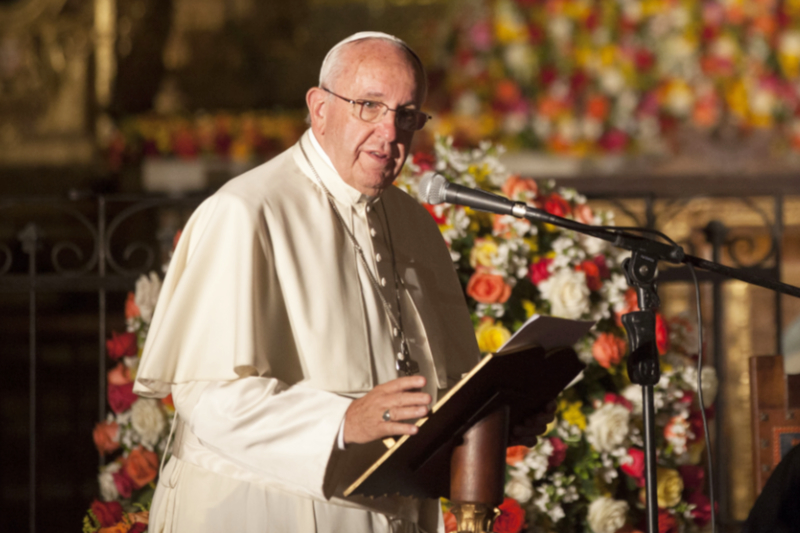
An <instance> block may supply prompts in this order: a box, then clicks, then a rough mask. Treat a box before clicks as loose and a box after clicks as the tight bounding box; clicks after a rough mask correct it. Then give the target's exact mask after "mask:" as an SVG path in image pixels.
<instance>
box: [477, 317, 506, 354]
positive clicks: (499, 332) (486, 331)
mask: <svg viewBox="0 0 800 533" xmlns="http://www.w3.org/2000/svg"><path fill="white" fill-rule="evenodd" d="M475 337H476V338H477V339H478V348H480V350H481V351H482V352H484V353H495V352H497V350H499V349H500V347H501V346H502V345H503V344H505V342H506V341H507V340H508V339H510V338H511V332H510V331H508V330H507V329H506V328H505V327H503V325H502V324H495V323H494V320H492V319H488V320H484V321H482V322H481V323H480V324H479V325H478V327H477V329H475Z"/></svg>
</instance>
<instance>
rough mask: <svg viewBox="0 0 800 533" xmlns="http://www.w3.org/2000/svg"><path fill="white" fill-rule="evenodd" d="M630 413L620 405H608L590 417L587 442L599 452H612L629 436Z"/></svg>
mask: <svg viewBox="0 0 800 533" xmlns="http://www.w3.org/2000/svg"><path fill="white" fill-rule="evenodd" d="M629 420H630V411H628V409H627V408H625V407H623V406H622V405H619V404H614V403H606V404H603V406H602V407H600V409H598V410H597V411H595V412H594V413H592V414H591V415H589V421H588V422H589V423H588V424H587V426H586V440H588V441H589V443H590V444H591V445H592V446H594V449H595V450H597V451H598V452H611V451H613V450H615V449H616V448H618V447H620V446H621V445H622V444H623V443H624V442H625V438H626V437H627V436H628V427H629Z"/></svg>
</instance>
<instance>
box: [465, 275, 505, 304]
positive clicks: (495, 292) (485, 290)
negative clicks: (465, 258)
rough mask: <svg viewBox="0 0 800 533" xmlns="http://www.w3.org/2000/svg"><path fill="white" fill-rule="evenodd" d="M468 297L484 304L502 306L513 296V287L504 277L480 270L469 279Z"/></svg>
mask: <svg viewBox="0 0 800 533" xmlns="http://www.w3.org/2000/svg"><path fill="white" fill-rule="evenodd" d="M467 296H469V297H471V298H473V299H475V301H477V302H480V303H482V304H502V303H506V301H507V300H508V297H509V296H511V287H509V286H508V284H507V283H506V282H505V280H504V279H503V276H500V275H498V274H489V273H487V272H482V271H480V270H479V271H477V272H475V273H474V274H473V275H472V277H471V278H469V282H468V283H467Z"/></svg>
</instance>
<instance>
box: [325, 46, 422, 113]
mask: <svg viewBox="0 0 800 533" xmlns="http://www.w3.org/2000/svg"><path fill="white" fill-rule="evenodd" d="M367 40H378V41H384V42H387V43H389V44H391V45H392V46H394V47H396V48H397V49H398V50H402V51H403V52H404V53H405V54H406V55H407V56H408V58H409V59H410V60H411V64H413V65H414V70H415V74H416V78H417V84H418V87H417V91H418V92H419V93H420V96H421V100H420V101H421V102H422V101H425V97H426V96H427V94H428V79H427V75H426V74H425V67H423V66H422V61H421V60H420V58H419V56H418V55H417V54H416V53H415V52H414V50H412V49H411V47H410V46H408V45H407V44H406V43H405V42H404V41H403V40H402V39H398V38H397V37H395V36H393V35H389V34H388V33H382V32H377V31H362V32H358V33H355V34H353V35H351V36H350V37H347V38H346V39H344V40H342V41H339V42H338V43H337V44H336V45H335V46H334V47H333V48H331V49H330V51H328V54H327V55H326V56H325V59H324V60H323V61H322V67H321V68H320V70H319V86H320V87H328V88H330V87H331V85H332V84H333V82H335V81H336V80H337V79H338V77H339V76H340V75H341V73H342V71H343V70H344V69H345V66H346V65H345V64H344V63H343V62H342V61H341V58H342V53H343V52H344V51H345V49H346V48H347V47H348V46H350V45H351V44H352V43H356V42H360V41H367Z"/></svg>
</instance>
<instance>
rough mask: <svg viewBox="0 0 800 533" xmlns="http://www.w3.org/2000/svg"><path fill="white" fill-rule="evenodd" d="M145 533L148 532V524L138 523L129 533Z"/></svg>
mask: <svg viewBox="0 0 800 533" xmlns="http://www.w3.org/2000/svg"><path fill="white" fill-rule="evenodd" d="M145 531H147V524H143V523H141V522H136V523H135V524H133V525H132V526H131V528H130V529H129V530H128V533H144V532H145Z"/></svg>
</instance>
